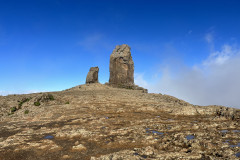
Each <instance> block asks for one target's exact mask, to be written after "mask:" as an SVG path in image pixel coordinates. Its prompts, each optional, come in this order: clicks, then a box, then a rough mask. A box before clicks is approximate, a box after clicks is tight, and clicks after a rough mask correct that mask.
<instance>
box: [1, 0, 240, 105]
mask: <svg viewBox="0 0 240 160" xmlns="http://www.w3.org/2000/svg"><path fill="white" fill-rule="evenodd" d="M239 17H240V1H238V0H221V1H219V0H211V1H209V0H182V1H178V0H168V1H157V0H131V1H130V0H121V1H117V0H111V1H110V0H108V1H107V0H102V1H97V0H96V1H90V0H89V1H79V0H34V1H32V0H21V1H20V0H0V60H1V62H0V73H1V77H0V94H2V95H6V94H13V93H29V92H39V91H59V90H63V89H67V88H70V87H73V86H76V85H79V84H83V83H85V78H86V75H87V72H88V70H89V68H90V67H92V66H99V68H100V72H99V80H100V82H101V83H105V82H107V81H108V79H109V57H110V54H111V52H112V50H113V49H114V47H115V46H116V45H119V44H128V45H130V46H131V48H132V50H131V51H132V56H133V60H134V63H135V83H136V84H139V85H141V86H144V87H146V88H148V89H149V91H150V92H156V93H163V94H170V95H173V96H176V97H178V98H181V99H184V100H186V101H188V102H191V103H193V104H201V105H210V104H222V105H227V106H232V107H239V108H240V100H239V98H238V96H237V95H239V94H240V65H239V64H240V58H239V57H240V49H239V48H240V44H239V43H240V42H239V40H240V32H239V28H240V21H239Z"/></svg>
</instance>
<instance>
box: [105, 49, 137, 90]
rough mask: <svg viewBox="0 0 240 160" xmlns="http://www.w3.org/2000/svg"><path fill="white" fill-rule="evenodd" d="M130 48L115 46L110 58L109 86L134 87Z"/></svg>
mask: <svg viewBox="0 0 240 160" xmlns="http://www.w3.org/2000/svg"><path fill="white" fill-rule="evenodd" d="M130 50H131V48H130V47H129V46H128V45H126V44H123V45H117V46H116V48H115V49H114V50H113V52H112V54H111V56H110V66H109V69H110V78H109V84H110V85H113V86H119V87H125V86H133V85H134V77H133V76H134V63H133V60H132V56H131V52H130Z"/></svg>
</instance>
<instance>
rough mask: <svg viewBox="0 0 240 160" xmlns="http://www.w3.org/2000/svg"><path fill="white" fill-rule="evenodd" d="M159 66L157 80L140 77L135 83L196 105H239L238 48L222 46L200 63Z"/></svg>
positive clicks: (239, 50) (237, 106) (239, 60)
mask: <svg viewBox="0 0 240 160" xmlns="http://www.w3.org/2000/svg"><path fill="white" fill-rule="evenodd" d="M172 66H174V64H173V65H171V64H170V65H168V66H165V67H163V68H162V76H161V78H159V80H158V81H157V83H154V84H153V83H151V84H150V83H149V82H146V81H145V80H144V78H143V76H140V78H138V79H136V80H135V82H136V84H138V85H140V86H146V87H147V88H148V89H149V92H154V93H164V94H169V95H172V96H175V97H178V98H180V99H183V100H186V101H188V102H190V103H192V104H197V105H213V104H216V105H225V106H230V107H236V108H240V98H239V95H240V49H238V48H234V47H233V46H230V45H223V46H222V49H221V50H219V51H216V52H213V53H211V54H210V55H209V57H208V58H207V59H206V60H205V61H203V62H202V64H198V65H195V66H193V67H187V66H181V67H180V68H178V72H177V73H176V72H175V68H173V67H172Z"/></svg>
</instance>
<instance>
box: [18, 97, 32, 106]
mask: <svg viewBox="0 0 240 160" xmlns="http://www.w3.org/2000/svg"><path fill="white" fill-rule="evenodd" d="M29 100H30V98H23V99H22V100H21V101H20V102H19V103H18V108H21V107H22V105H23V103H25V102H28V101H29Z"/></svg>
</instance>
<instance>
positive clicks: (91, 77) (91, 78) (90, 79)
mask: <svg viewBox="0 0 240 160" xmlns="http://www.w3.org/2000/svg"><path fill="white" fill-rule="evenodd" d="M98 71H99V68H98V67H91V68H90V70H89V72H88V74H87V78H86V84H89V83H98Z"/></svg>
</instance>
